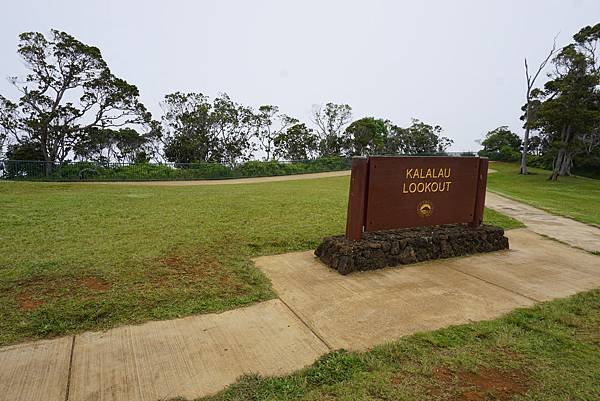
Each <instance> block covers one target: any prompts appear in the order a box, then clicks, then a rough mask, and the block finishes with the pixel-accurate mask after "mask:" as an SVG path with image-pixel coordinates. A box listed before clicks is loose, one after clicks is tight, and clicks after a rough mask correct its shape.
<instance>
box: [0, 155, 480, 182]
mask: <svg viewBox="0 0 600 401" xmlns="http://www.w3.org/2000/svg"><path fill="white" fill-rule="evenodd" d="M444 155H446V156H474V155H475V154H474V153H473V152H446V153H444ZM415 156H418V155H415ZM419 156H424V155H419ZM351 160H352V159H351V158H349V157H340V156H331V157H322V158H318V159H312V160H292V161H269V162H265V161H248V162H245V163H242V164H239V165H237V166H235V167H230V166H226V165H223V164H219V163H117V162H110V163H100V162H93V161H80V162H73V161H67V162H63V163H58V162H45V161H39V160H2V159H0V180H19V181H176V180H221V179H228V178H246V177H270V176H278V175H293V174H306V173H321V172H326V171H340V170H349V169H350V167H351V164H352V162H351Z"/></svg>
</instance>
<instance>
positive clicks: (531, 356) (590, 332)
mask: <svg viewBox="0 0 600 401" xmlns="http://www.w3.org/2000/svg"><path fill="white" fill-rule="evenodd" d="M599 326H600V290H595V291H591V292H587V293H581V294H578V295H576V296H573V297H571V298H568V299H564V300H558V301H553V302H548V303H545V304H540V305H538V306H537V307H534V308H530V309H520V310H517V311H514V312H512V313H510V314H508V315H506V316H505V317H503V318H500V319H497V320H493V321H487V322H480V323H475V324H469V325H462V326H454V327H449V328H446V329H442V330H438V331H434V332H429V333H424V334H417V335H413V336H410V337H404V338H402V339H400V340H398V341H395V342H393V343H390V344H388V345H385V346H381V347H377V348H375V349H373V350H371V351H368V352H365V353H347V352H343V351H338V352H334V353H330V354H328V355H326V356H324V357H323V358H321V359H320V360H319V361H317V362H316V363H315V364H313V365H312V366H311V367H309V368H307V369H305V370H303V371H300V372H298V373H295V374H292V375H290V376H285V377H279V378H261V377H258V376H247V377H244V378H243V379H242V380H241V381H239V382H238V383H237V384H234V385H232V386H231V387H229V388H228V389H226V390H224V391H223V392H221V393H219V394H218V395H216V396H214V397H210V398H208V399H209V400H212V401H217V400H219V401H226V400H231V401H233V400H236V401H250V400H253V401H258V400H264V401H266V400H273V401H275V400H315V401H316V400H347V401H350V400H423V401H425V400H482V401H483V400H512V399H517V400H539V401H549V400H590V401H591V400H598V399H600V330H599V329H598V327H599Z"/></svg>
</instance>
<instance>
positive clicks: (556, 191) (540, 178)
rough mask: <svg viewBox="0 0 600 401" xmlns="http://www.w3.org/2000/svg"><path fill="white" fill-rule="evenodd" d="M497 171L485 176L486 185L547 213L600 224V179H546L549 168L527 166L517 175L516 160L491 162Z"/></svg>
mask: <svg viewBox="0 0 600 401" xmlns="http://www.w3.org/2000/svg"><path fill="white" fill-rule="evenodd" d="M490 166H491V167H490V168H492V169H494V170H497V172H496V173H492V174H490V175H489V176H488V188H490V189H491V190H492V191H494V192H498V193H500V194H502V195H506V196H508V197H510V198H513V199H516V200H519V201H522V202H524V203H528V204H530V205H531V206H535V207H537V208H540V209H543V210H546V211H548V212H550V213H554V214H558V215H562V216H566V217H570V218H572V219H575V220H578V221H581V222H583V223H588V224H595V225H598V226H600V180H594V179H591V178H585V177H579V176H574V177H559V179H558V181H557V182H553V181H548V176H549V175H550V172H549V171H546V170H541V169H536V168H530V169H529V171H530V174H528V175H525V176H523V175H519V165H518V164H516V163H498V162H495V163H492V164H491V165H490Z"/></svg>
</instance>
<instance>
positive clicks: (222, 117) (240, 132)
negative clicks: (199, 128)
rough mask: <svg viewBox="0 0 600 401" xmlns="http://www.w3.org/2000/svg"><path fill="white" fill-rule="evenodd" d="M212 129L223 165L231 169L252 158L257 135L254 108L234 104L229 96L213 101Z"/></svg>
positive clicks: (222, 96) (221, 96)
mask: <svg viewBox="0 0 600 401" xmlns="http://www.w3.org/2000/svg"><path fill="white" fill-rule="evenodd" d="M211 127H212V129H213V130H214V134H215V136H216V138H217V144H218V156H219V160H220V161H221V162H222V163H225V164H227V165H229V166H231V167H233V166H235V165H236V164H237V163H239V162H242V161H247V160H249V159H250V158H251V157H252V154H253V152H254V150H255V148H254V146H253V144H252V138H253V137H254V135H255V123H254V112H253V110H252V108H250V107H247V106H243V105H241V104H238V103H235V102H233V101H232V100H231V99H230V98H229V96H228V95H227V94H221V95H219V96H217V97H216V98H215V100H214V101H213V110H212V115H211Z"/></svg>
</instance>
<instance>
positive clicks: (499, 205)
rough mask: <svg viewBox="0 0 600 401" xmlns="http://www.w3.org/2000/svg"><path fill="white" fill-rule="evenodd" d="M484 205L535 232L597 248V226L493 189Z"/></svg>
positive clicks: (588, 248) (599, 236)
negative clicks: (500, 193) (551, 211)
mask: <svg viewBox="0 0 600 401" xmlns="http://www.w3.org/2000/svg"><path fill="white" fill-rule="evenodd" d="M485 205H486V206H487V207H489V208H492V209H494V210H497V211H499V212H500V213H504V214H505V215H507V216H510V217H513V218H515V219H517V220H519V221H521V222H523V223H524V224H525V225H526V226H527V228H529V229H530V230H531V231H534V232H536V233H538V234H541V235H545V236H548V237H550V238H554V239H557V240H559V241H561V242H564V243H565V244H569V245H571V246H574V247H576V248H581V249H584V250H586V251H588V252H600V228H597V227H594V226H591V225H588V224H584V223H580V222H578V221H575V220H571V219H568V218H566V217H561V216H556V215H553V214H550V213H547V212H544V211H543V210H540V209H536V208H534V207H532V206H528V205H525V204H523V203H520V202H517V201H514V200H512V199H508V198H506V197H504V196H501V195H498V194H496V193H492V192H488V193H487V194H486V199H485Z"/></svg>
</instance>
